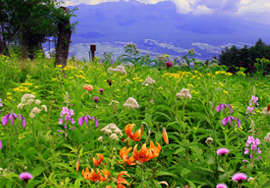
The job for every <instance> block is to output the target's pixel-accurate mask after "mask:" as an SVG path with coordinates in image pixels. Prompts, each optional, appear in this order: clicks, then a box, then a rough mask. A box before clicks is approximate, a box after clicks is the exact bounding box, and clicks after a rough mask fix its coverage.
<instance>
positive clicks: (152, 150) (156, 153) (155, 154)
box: [150, 140, 161, 159]
mask: <svg viewBox="0 0 270 188" xmlns="http://www.w3.org/2000/svg"><path fill="white" fill-rule="evenodd" d="M160 150H161V146H160V144H159V143H157V147H155V144H154V143H153V142H152V141H151V140H150V154H151V156H150V159H153V158H155V157H158V156H159V153H160Z"/></svg>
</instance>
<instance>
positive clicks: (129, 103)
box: [123, 97, 140, 109]
mask: <svg viewBox="0 0 270 188" xmlns="http://www.w3.org/2000/svg"><path fill="white" fill-rule="evenodd" d="M123 106H126V107H127V108H131V109H135V108H139V107H140V106H139V104H138V102H137V101H136V99H134V98H132V97H129V98H128V100H127V101H126V102H125V104H124V105H123Z"/></svg>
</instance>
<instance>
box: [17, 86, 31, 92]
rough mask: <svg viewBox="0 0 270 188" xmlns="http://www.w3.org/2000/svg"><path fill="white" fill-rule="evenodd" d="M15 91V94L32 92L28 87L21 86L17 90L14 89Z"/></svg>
mask: <svg viewBox="0 0 270 188" xmlns="http://www.w3.org/2000/svg"><path fill="white" fill-rule="evenodd" d="M13 91H15V92H26V93H30V92H31V91H30V90H29V89H28V87H24V86H19V87H17V88H14V89H13Z"/></svg>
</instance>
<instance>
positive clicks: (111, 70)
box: [107, 65, 127, 74]
mask: <svg viewBox="0 0 270 188" xmlns="http://www.w3.org/2000/svg"><path fill="white" fill-rule="evenodd" d="M107 72H118V73H123V74H127V72H126V70H125V67H124V66H122V65H119V66H117V67H116V68H115V69H113V68H111V67H110V68H108V70H107Z"/></svg>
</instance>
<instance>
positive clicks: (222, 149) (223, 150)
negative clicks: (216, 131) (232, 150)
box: [217, 148, 229, 157]
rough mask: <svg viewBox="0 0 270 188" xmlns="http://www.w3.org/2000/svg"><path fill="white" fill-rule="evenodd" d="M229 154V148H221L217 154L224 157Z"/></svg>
mask: <svg viewBox="0 0 270 188" xmlns="http://www.w3.org/2000/svg"><path fill="white" fill-rule="evenodd" d="M227 153H229V150H228V149H227V148H219V149H218V150H217V154H218V155H221V156H222V157H224V156H225V154H227Z"/></svg>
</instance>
